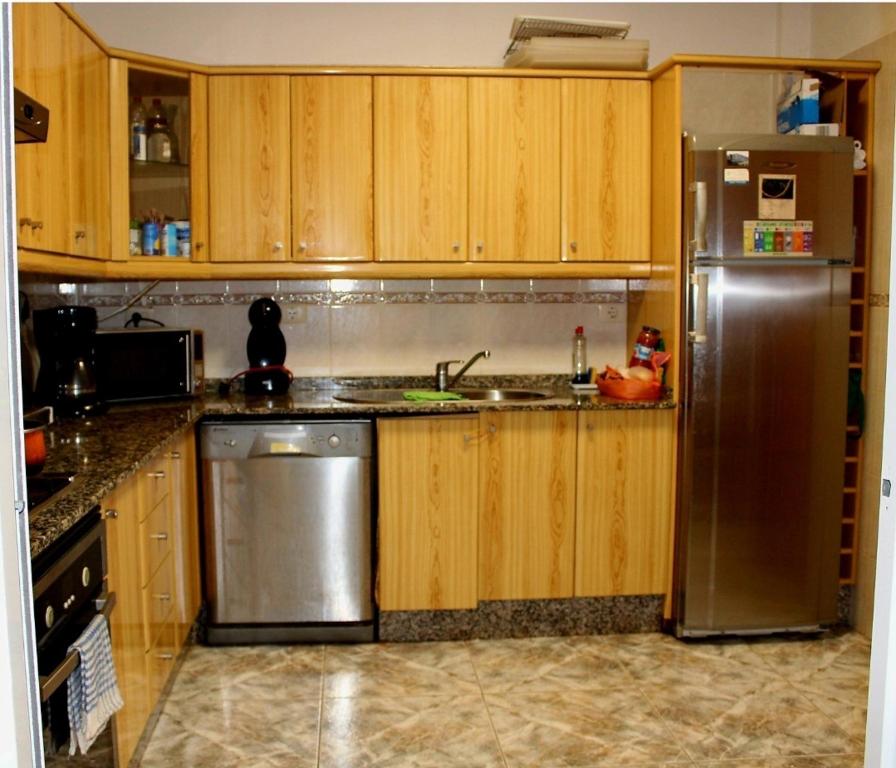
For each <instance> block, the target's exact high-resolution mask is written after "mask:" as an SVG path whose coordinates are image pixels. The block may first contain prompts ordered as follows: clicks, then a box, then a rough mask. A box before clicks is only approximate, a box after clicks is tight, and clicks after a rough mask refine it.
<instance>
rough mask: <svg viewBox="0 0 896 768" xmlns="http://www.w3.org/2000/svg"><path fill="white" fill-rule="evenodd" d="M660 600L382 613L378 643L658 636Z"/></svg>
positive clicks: (509, 603)
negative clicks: (646, 634)
mask: <svg viewBox="0 0 896 768" xmlns="http://www.w3.org/2000/svg"><path fill="white" fill-rule="evenodd" d="M663 599H664V598H663V596H662V595H635V596H618V597H575V598H569V599H564V600H488V601H482V602H480V603H479V607H478V608H476V609H472V610H461V611H382V612H381V613H380V619H379V637H380V640H381V641H382V642H390V643H416V642H429V641H434V640H497V639H500V638H512V637H557V636H565V635H609V634H623V633H632V632H659V631H660V630H661V627H662V621H663Z"/></svg>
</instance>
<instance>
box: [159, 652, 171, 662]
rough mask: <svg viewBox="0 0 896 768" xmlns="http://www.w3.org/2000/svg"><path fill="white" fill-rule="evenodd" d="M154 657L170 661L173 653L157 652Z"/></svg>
mask: <svg viewBox="0 0 896 768" xmlns="http://www.w3.org/2000/svg"><path fill="white" fill-rule="evenodd" d="M156 658H157V659H161V660H162V661H171V659H173V658H174V654H173V653H157V654H156Z"/></svg>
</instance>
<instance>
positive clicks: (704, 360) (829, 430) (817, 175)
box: [674, 135, 853, 636]
mask: <svg viewBox="0 0 896 768" xmlns="http://www.w3.org/2000/svg"><path fill="white" fill-rule="evenodd" d="M683 156H684V162H685V173H684V178H685V199H686V201H687V202H686V204H685V217H684V218H685V224H684V226H685V237H684V243H685V248H686V259H687V270H683V272H684V278H685V281H686V285H685V286H684V288H685V293H684V295H685V296H686V297H687V298H686V301H685V302H684V304H685V306H684V315H685V316H684V318H683V321H682V326H683V354H684V360H683V367H682V376H681V382H680V384H681V389H682V407H681V411H680V413H681V416H680V418H681V423H680V427H681V430H680V435H681V440H680V445H679V465H678V466H679V469H678V473H679V477H678V510H677V512H678V517H677V519H678V529H677V539H676V553H677V558H676V570H675V576H676V580H675V603H674V605H675V622H674V623H675V631H676V634H678V635H679V636H703V635H712V634H717V633H736V634H752V633H765V632H775V631H813V630H817V629H818V628H819V627H823V626H824V625H826V624H829V623H831V622H834V621H835V620H836V618H837V594H838V575H839V574H838V570H839V547H840V516H841V508H842V488H843V470H844V463H843V462H844V452H845V441H846V432H845V426H846V396H847V379H848V347H849V298H850V297H849V292H850V265H851V263H852V259H853V226H852V189H853V172H852V158H853V144H852V141H851V140H850V139H847V138H821V137H809V136H774V135H759V136H736V135H724V136H721V135H716V136H710V135H706V136H688V137H686V138H685V151H684V153H683Z"/></svg>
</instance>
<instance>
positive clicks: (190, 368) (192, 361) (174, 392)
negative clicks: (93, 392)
mask: <svg viewBox="0 0 896 768" xmlns="http://www.w3.org/2000/svg"><path fill="white" fill-rule="evenodd" d="M95 352H96V356H95V359H96V385H97V394H98V395H99V397H100V398H101V399H102V400H105V401H106V402H112V403H114V402H126V401H130V400H154V399H158V398H174V397H189V396H191V395H196V394H201V393H202V380H203V378H204V371H203V353H202V331H193V330H189V329H184V328H133V329H130V328H128V329H116V330H105V329H102V330H98V331H97V332H96V344H95Z"/></svg>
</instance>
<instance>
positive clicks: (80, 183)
mask: <svg viewBox="0 0 896 768" xmlns="http://www.w3.org/2000/svg"><path fill="white" fill-rule="evenodd" d="M66 32H67V37H68V51H69V69H68V76H69V79H68V84H69V94H70V99H69V103H70V104H71V106H72V110H71V114H70V116H69V118H70V120H69V124H68V126H67V127H68V147H69V174H70V178H71V187H70V189H71V196H70V198H69V233H68V236H69V238H70V240H69V248H68V249H67V251H66V252H67V253H74V254H75V255H77V256H89V257H93V258H102V259H107V258H109V248H110V246H109V224H110V222H109V190H110V188H109V155H110V145H109V59H108V57H107V56H106V54H105V53H103V51H102V50H100V49H99V48H98V47H97V45H96V44H95V43H94V42H93V40H91V39H90V38H89V37H87V35H85V34H84V33H83V32H82V31H81V30H80V29H79V28H78V27H77V26H76V25H75V24H73V23H72V22H70V21H69V22H68V23H67V26H66ZM52 120H53V115H52V112H51V115H50V121H51V122H50V124H51V125H52Z"/></svg>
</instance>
